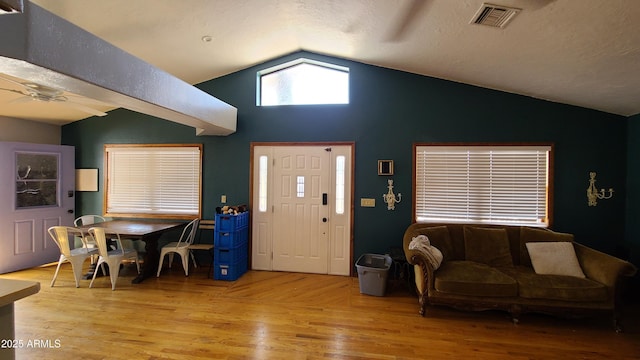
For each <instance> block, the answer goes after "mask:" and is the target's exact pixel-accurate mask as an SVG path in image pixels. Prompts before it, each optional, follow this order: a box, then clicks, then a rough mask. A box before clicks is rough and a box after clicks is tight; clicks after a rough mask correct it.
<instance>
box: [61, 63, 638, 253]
mask: <svg viewBox="0 0 640 360" xmlns="http://www.w3.org/2000/svg"><path fill="white" fill-rule="evenodd" d="M300 56H304V57H308V58H312V59H316V60H321V61H329V62H333V63H336V64H339V65H343V66H347V67H349V68H350V81H351V85H350V104H349V105H335V106H334V105H329V106H326V105H324V106H281V107H264V108H262V107H257V106H256V99H255V96H256V94H255V89H256V84H255V82H256V72H257V71H258V70H260V69H262V68H264V67H270V66H273V65H276V64H277V63H279V62H281V61H289V60H293V59H296V58H298V57H300ZM199 87H200V88H201V89H203V90H204V91H206V92H208V93H210V94H212V95H214V96H215V97H217V98H219V99H221V100H223V101H225V102H227V103H229V104H231V105H233V106H235V107H237V108H238V128H237V132H236V133H234V134H232V135H230V136H227V137H214V136H203V137H196V136H195V135H194V130H193V129H192V128H190V127H185V126H182V125H179V124H174V123H171V122H168V121H165V120H160V119H156V118H153V117H150V116H146V115H141V114H138V113H134V112H131V111H128V110H122V109H119V110H115V111H112V112H110V113H109V116H107V117H104V118H90V119H87V120H83V121H79V122H74V123H71V124H69V125H66V126H64V127H63V129H62V143H63V144H68V145H75V146H76V152H77V159H76V164H77V167H78V168H81V167H84V168H96V167H97V168H99V169H100V172H101V174H102V162H103V145H104V144H105V143H202V144H204V179H203V181H204V189H203V195H204V216H203V217H204V218H212V217H213V212H214V209H215V207H216V206H219V199H220V195H222V194H226V195H227V198H228V202H229V203H231V204H239V203H248V202H249V150H250V147H249V145H250V143H251V142H267V141H279V142H289V141H353V142H355V177H354V179H355V193H354V197H355V199H356V201H355V203H356V205H355V213H354V216H355V217H354V224H355V229H354V236H355V241H354V254H353V258H354V259H357V258H358V257H359V256H360V255H361V254H363V253H367V252H375V253H380V252H385V251H386V250H387V249H388V248H389V247H390V246H401V244H402V235H403V232H404V229H405V228H406V227H407V226H408V225H409V224H410V223H411V196H412V194H411V192H412V181H411V175H412V173H411V171H412V144H413V143H415V142H553V143H555V167H554V174H555V201H554V209H555V216H554V226H553V228H554V229H555V230H558V231H564V232H570V233H574V234H575V236H576V240H577V241H578V242H581V243H584V244H586V245H589V246H593V247H595V248H597V249H600V250H602V251H604V252H608V253H614V252H616V251H617V249H619V248H620V246H621V244H622V243H624V241H623V239H624V236H625V228H624V227H625V206H626V203H625V198H626V186H627V182H626V179H627V174H626V168H627V149H626V144H627V123H628V121H627V118H625V117H622V116H617V115H612V114H608V113H604V112H599V111H595V110H589V109H585V108H580V107H575V106H569V105H564V104H559V103H553V102H548V101H543V100H538V99H534V98H530V97H525V96H520V95H514V94H509V93H505V92H499V91H494V90H489V89H485V88H479V87H474V86H470V85H464V84H460V83H454V82H450V81H445V80H439V79H434V78H430V77H426V76H420V75H415V74H410V73H406V72H401V71H395V70H390V69H386V68H381V67H376V66H371V65H366V64H362V63H357V62H351V61H346V60H343V59H336V58H330V57H326V56H321V55H317V54H311V53H306V52H301V53H295V54H290V55H287V56H285V57H283V58H280V59H276V60H273V61H269V62H267V63H265V64H262V65H260V66H256V67H251V68H248V69H245V70H242V71H239V72H236V73H233V74H230V75H227V76H224V77H221V78H218V79H215V80H211V81H207V82H205V83H202V84H200V85H199ZM638 121H640V119H637V120H636V121H635V123H638ZM633 122H634V121H632V123H633ZM635 132H636V133H640V125H636V126H635ZM638 147H640V144H636V148H638ZM378 159H393V160H394V161H395V172H396V174H395V175H394V176H393V177H392V178H393V180H394V185H395V188H394V190H395V192H396V193H397V192H400V193H402V194H403V200H402V202H401V203H400V204H398V205H397V206H396V210H395V211H388V210H386V206H383V203H382V201H381V200H382V194H383V193H385V192H386V185H387V184H386V181H387V177H381V176H378V175H377V160H378ZM629 161H631V160H629ZM638 170H640V169H638ZM590 171H596V172H597V173H598V176H597V181H598V182H597V185H598V186H599V187H606V188H609V187H613V188H614V189H615V190H616V194H615V196H614V197H613V198H612V199H610V200H602V201H599V202H598V206H597V207H589V206H587V198H586V189H587V186H588V185H589V172H590ZM637 172H638V171H636V174H637ZM637 178H638V177H637V176H636V179H637ZM102 190H103V184H102V183H101V184H100V192H98V193H79V194H78V197H77V201H78V203H77V207H76V208H77V210H78V213H79V214H81V213H82V214H84V213H100V212H101V211H102ZM636 196H637V195H636ZM362 197H372V198H375V199H377V202H376V205H377V206H376V207H375V208H361V207H360V206H359V203H360V201H359V199H360V198H362ZM637 213H638V211H637V209H636V210H635V214H637ZM627 220H628V219H627Z"/></svg>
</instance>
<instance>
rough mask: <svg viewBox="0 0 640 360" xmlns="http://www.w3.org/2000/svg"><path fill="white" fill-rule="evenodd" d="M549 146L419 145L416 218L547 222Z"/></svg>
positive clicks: (473, 221)
mask: <svg viewBox="0 0 640 360" xmlns="http://www.w3.org/2000/svg"><path fill="white" fill-rule="evenodd" d="M551 150H552V146H551V145H544V146H538V145H535V146H530V145H522V146H520V145H509V146H500V145H491V146H485V145H480V146H458V145H451V146H449V145H416V146H415V158H414V159H415V162H416V163H415V187H416V190H415V219H416V221H417V222H426V221H430V222H459V223H487V224H508V225H526V226H541V227H546V226H548V225H549V199H550V197H549V195H550V191H551V186H550V179H549V162H550V158H551V156H552V154H551Z"/></svg>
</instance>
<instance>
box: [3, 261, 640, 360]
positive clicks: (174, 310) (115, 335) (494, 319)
mask: <svg viewBox="0 0 640 360" xmlns="http://www.w3.org/2000/svg"><path fill="white" fill-rule="evenodd" d="M85 266H86V264H85ZM133 269H134V268H133ZM54 270H55V267H54V266H48V267H40V268H34V269H29V270H25V271H19V272H14V273H10V274H4V275H0V277H3V278H10V279H23V280H35V281H39V282H40V283H41V287H42V288H41V290H40V292H39V293H38V294H36V295H33V296H30V297H28V298H25V299H22V300H19V301H18V302H16V305H15V312H16V318H15V322H16V339H19V340H23V341H24V342H25V343H27V342H29V341H30V340H31V341H32V342H33V340H43V341H45V342H44V343H45V344H46V341H47V340H49V343H50V344H52V345H54V346H53V348H33V347H31V348H26V347H25V348H22V349H18V350H17V351H16V358H17V359H53V360H55V359H65V360H71V359H74V360H75V359H510V360H514V359H515V360H518V359H563V360H569V359H639V358H640V323H639V322H638V320H640V316H638V313H639V312H638V311H637V308H635V307H631V309H630V310H631V311H627V312H628V314H631V315H632V316H633V317H632V318H628V319H626V320H627V321H626V322H625V325H626V332H625V333H623V334H617V333H615V332H614V331H613V329H612V327H611V325H610V322H609V319H607V318H592V319H558V318H554V317H549V316H544V315H535V314H529V315H524V316H523V317H522V318H521V322H520V324H518V325H514V324H512V323H511V321H510V319H509V317H508V315H507V314H506V313H502V312H493V311H489V312H478V313H474V312H463V311H456V310H453V309H448V308H438V307H436V308H433V307H430V308H428V314H427V316H426V317H424V318H423V317H420V316H419V315H418V304H417V298H416V296H415V295H413V293H411V292H409V291H408V290H407V287H406V286H405V285H404V284H403V283H390V284H389V286H388V288H387V294H386V296H384V297H375V296H369V295H362V294H360V293H359V283H358V279H357V278H349V277H340V276H327V275H310V274H294V273H281V272H260V271H249V272H248V273H246V274H245V275H244V276H242V277H241V278H240V279H239V280H237V281H234V282H225V281H214V280H212V279H210V278H207V274H206V268H205V269H201V268H198V269H197V270H195V271H193V273H191V275H190V276H189V277H185V276H184V273H183V272H182V269H181V267H180V264H179V262H178V263H174V268H173V269H171V270H168V269H165V270H164V271H163V272H162V274H161V275H160V278H157V279H156V278H152V279H147V280H145V281H144V282H143V283H141V284H137V285H132V284H131V279H132V278H133V275H134V271H133V270H132V267H131V266H127V267H126V268H125V269H123V271H122V272H121V276H120V278H119V280H118V284H117V287H116V290H115V291H111V288H110V285H109V279H108V277H102V278H98V279H97V280H96V283H95V284H94V288H92V289H89V288H88V285H89V282H88V281H86V280H83V281H82V282H81V287H80V288H75V286H74V283H73V275H72V273H71V268H70V266H69V265H66V267H63V268H62V269H61V273H60V275H59V277H58V280H57V282H56V286H55V287H53V288H52V287H49V283H50V281H51V278H52V276H53V272H54ZM56 341H57V342H56ZM57 344H59V347H55V345H57ZM0 351H1V350H0ZM1 355H2V353H1V352H0V358H2V356H1Z"/></svg>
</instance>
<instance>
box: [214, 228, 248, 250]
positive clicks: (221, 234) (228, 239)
mask: <svg viewBox="0 0 640 360" xmlns="http://www.w3.org/2000/svg"><path fill="white" fill-rule="evenodd" d="M248 237H249V228H244V229H240V230H237V231H218V230H216V232H215V234H214V235H213V245H214V246H215V247H216V248H222V249H230V248H235V247H238V246H241V245H242V244H246V243H247V241H248Z"/></svg>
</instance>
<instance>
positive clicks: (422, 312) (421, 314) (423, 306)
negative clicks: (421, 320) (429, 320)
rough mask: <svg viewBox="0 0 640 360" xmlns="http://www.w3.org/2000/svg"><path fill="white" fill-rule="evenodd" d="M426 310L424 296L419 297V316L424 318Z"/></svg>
mask: <svg viewBox="0 0 640 360" xmlns="http://www.w3.org/2000/svg"><path fill="white" fill-rule="evenodd" d="M426 308H427V301H426V300H425V298H424V296H420V311H419V312H420V316H423V317H424V314H425V312H426Z"/></svg>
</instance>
